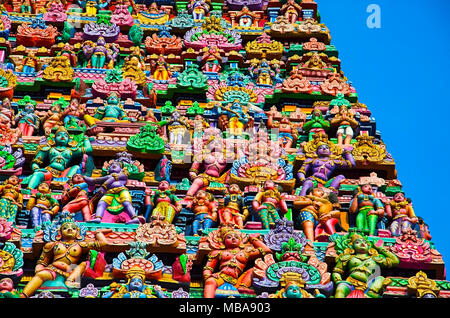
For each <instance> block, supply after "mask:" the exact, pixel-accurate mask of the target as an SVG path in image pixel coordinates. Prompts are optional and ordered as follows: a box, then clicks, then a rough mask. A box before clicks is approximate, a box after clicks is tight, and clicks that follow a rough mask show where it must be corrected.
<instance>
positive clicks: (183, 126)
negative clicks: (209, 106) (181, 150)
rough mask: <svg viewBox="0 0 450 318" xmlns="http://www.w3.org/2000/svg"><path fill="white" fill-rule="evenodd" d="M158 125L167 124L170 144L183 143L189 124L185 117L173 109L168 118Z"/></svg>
mask: <svg viewBox="0 0 450 318" xmlns="http://www.w3.org/2000/svg"><path fill="white" fill-rule="evenodd" d="M158 125H159V126H167V130H168V131H169V144H170V145H184V144H185V142H184V139H185V137H186V136H187V135H188V133H189V128H190V125H189V123H188V121H187V119H186V118H185V117H182V116H181V114H180V113H179V112H178V111H174V112H173V113H172V115H170V118H169V119H168V120H163V121H161V122H160V123H159V124H158Z"/></svg>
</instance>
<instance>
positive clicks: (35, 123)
mask: <svg viewBox="0 0 450 318" xmlns="http://www.w3.org/2000/svg"><path fill="white" fill-rule="evenodd" d="M35 105H36V102H34V103H27V104H25V106H24V107H23V109H22V110H20V111H19V113H18V114H17V116H16V118H15V122H16V123H17V127H19V129H20V130H21V131H22V135H23V136H27V137H29V136H33V134H34V132H35V131H36V130H37V129H39V124H40V121H39V117H38V116H37V115H36V114H35V111H34V106H35Z"/></svg>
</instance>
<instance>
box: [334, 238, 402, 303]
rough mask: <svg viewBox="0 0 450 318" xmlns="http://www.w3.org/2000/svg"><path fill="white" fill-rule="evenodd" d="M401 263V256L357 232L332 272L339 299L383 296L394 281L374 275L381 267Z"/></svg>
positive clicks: (346, 240) (347, 241) (350, 239)
mask: <svg viewBox="0 0 450 318" xmlns="http://www.w3.org/2000/svg"><path fill="white" fill-rule="evenodd" d="M398 264H399V260H398V258H397V256H396V255H395V254H393V253H392V252H390V251H388V250H387V249H386V248H384V247H383V246H382V245H380V244H378V243H377V244H373V243H371V242H369V241H368V240H367V239H366V238H364V237H363V236H361V235H359V234H357V233H352V234H349V235H348V236H347V238H346V239H345V242H344V249H343V251H342V252H341V253H339V255H338V257H337V259H336V266H335V267H334V269H333V273H332V275H331V277H332V279H333V281H334V283H335V284H336V293H335V298H380V297H381V294H382V293H383V291H384V289H385V287H386V286H387V285H389V284H390V283H391V280H390V279H386V278H384V277H383V276H375V277H374V274H375V273H376V270H377V268H378V267H381V268H390V267H393V266H396V265H398Z"/></svg>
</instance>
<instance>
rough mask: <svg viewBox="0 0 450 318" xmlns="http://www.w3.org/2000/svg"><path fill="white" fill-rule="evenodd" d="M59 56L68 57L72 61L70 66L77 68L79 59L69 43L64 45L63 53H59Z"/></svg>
mask: <svg viewBox="0 0 450 318" xmlns="http://www.w3.org/2000/svg"><path fill="white" fill-rule="evenodd" d="M57 56H66V57H67V59H68V60H69V61H70V65H71V66H72V67H77V62H78V57H77V55H76V54H75V52H74V51H73V48H72V46H71V45H70V44H69V43H65V44H64V46H63V47H62V49H61V51H59V52H58V54H57Z"/></svg>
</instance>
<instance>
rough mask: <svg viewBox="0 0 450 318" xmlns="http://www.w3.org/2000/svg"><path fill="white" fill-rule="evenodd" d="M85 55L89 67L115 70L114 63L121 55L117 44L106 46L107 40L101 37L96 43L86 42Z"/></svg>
mask: <svg viewBox="0 0 450 318" xmlns="http://www.w3.org/2000/svg"><path fill="white" fill-rule="evenodd" d="M82 50H83V53H84V55H85V57H86V59H87V60H88V65H87V67H91V68H107V69H112V68H114V63H115V61H116V58H117V57H118V55H119V48H118V46H117V44H115V43H113V44H111V45H109V44H106V41H105V39H104V38H103V37H102V36H100V37H99V38H98V39H97V42H96V43H93V42H92V41H85V42H84V43H83V46H82Z"/></svg>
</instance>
